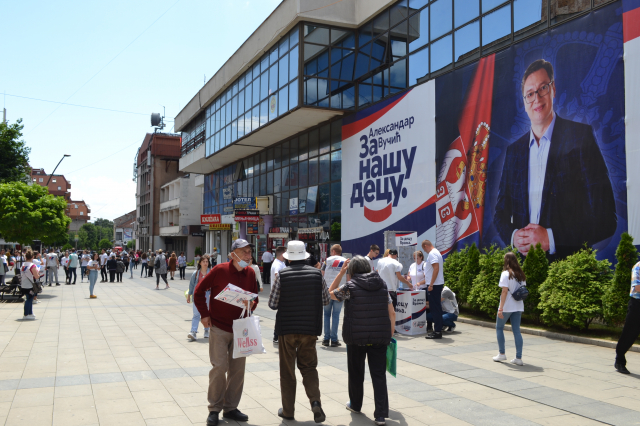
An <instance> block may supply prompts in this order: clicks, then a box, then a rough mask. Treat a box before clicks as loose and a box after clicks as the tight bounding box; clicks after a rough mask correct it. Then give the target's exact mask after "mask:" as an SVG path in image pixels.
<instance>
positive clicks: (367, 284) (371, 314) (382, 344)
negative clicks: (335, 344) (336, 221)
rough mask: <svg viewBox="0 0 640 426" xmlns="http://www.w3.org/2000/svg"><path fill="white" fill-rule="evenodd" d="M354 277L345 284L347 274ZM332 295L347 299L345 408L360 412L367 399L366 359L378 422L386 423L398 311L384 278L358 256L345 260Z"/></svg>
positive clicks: (366, 260)
mask: <svg viewBox="0 0 640 426" xmlns="http://www.w3.org/2000/svg"><path fill="white" fill-rule="evenodd" d="M347 274H348V275H349V276H351V279H350V280H348V281H347V282H346V283H344V284H340V283H342V282H343V278H344V277H345V275H347ZM329 294H330V295H331V298H332V299H333V300H339V301H345V302H344V303H345V309H344V325H343V327H342V339H343V340H344V342H345V343H346V345H347V372H348V378H349V402H347V405H346V408H347V410H349V411H353V412H356V413H359V412H360V410H361V409H362V401H363V399H364V373H365V366H364V362H365V358H366V359H367V360H368V362H369V374H370V375H371V382H372V384H373V401H374V404H375V411H374V412H373V417H374V419H375V420H374V421H375V424H377V425H384V424H386V422H385V418H387V417H389V395H388V392H387V376H386V369H387V346H388V345H389V343H390V342H391V338H392V336H393V333H394V332H395V324H396V311H395V308H394V307H393V301H392V299H391V295H390V294H389V292H388V291H387V288H386V284H385V281H384V280H383V279H382V278H381V277H380V275H379V274H378V272H376V271H371V265H370V264H369V261H368V259H366V258H364V257H362V256H355V257H354V258H353V259H350V260H347V261H345V262H344V263H343V265H342V268H341V269H340V272H339V273H338V275H337V276H336V277H335V278H334V280H333V283H331V287H330V288H329Z"/></svg>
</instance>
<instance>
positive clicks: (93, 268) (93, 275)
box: [87, 253, 102, 299]
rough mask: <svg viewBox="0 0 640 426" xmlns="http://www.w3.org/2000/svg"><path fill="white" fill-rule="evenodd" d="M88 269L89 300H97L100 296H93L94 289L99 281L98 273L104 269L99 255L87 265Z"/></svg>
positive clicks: (96, 254) (95, 254)
mask: <svg viewBox="0 0 640 426" xmlns="http://www.w3.org/2000/svg"><path fill="white" fill-rule="evenodd" d="M87 269H88V270H89V299H96V298H97V297H98V296H96V295H95V294H93V289H94V288H95V286H96V281H98V271H100V270H101V269H102V267H101V266H100V255H99V254H98V253H94V254H93V259H91V260H90V261H89V262H88V263H87Z"/></svg>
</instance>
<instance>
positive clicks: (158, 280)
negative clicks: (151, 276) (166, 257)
mask: <svg viewBox="0 0 640 426" xmlns="http://www.w3.org/2000/svg"><path fill="white" fill-rule="evenodd" d="M160 278H162V279H163V280H164V283H165V284H166V285H169V281H167V274H159V273H157V272H156V287H158V285H160Z"/></svg>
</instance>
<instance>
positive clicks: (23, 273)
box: [20, 250, 40, 320]
mask: <svg viewBox="0 0 640 426" xmlns="http://www.w3.org/2000/svg"><path fill="white" fill-rule="evenodd" d="M25 260H26V261H25V262H24V263H23V264H22V267H21V268H20V287H22V293H23V294H24V295H25V296H26V298H27V299H26V300H25V302H24V317H23V318H22V319H23V320H34V319H36V316H35V315H33V298H34V297H35V292H34V291H33V283H34V282H35V281H36V280H37V279H39V278H40V273H39V271H38V266H37V265H35V264H34V263H33V253H32V252H31V251H30V250H29V251H27V253H26V254H25Z"/></svg>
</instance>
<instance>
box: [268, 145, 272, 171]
mask: <svg viewBox="0 0 640 426" xmlns="http://www.w3.org/2000/svg"><path fill="white" fill-rule="evenodd" d="M271 170H273V148H269V149H267V171H268V172H270V171H271Z"/></svg>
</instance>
